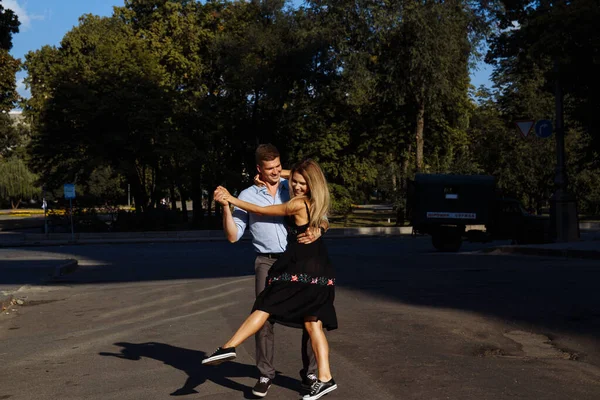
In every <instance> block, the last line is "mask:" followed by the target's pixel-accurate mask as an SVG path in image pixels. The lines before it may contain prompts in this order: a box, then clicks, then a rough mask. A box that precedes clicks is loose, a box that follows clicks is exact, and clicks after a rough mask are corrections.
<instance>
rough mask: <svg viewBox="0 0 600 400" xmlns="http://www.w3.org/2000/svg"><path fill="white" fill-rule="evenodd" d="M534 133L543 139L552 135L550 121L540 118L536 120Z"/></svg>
mask: <svg viewBox="0 0 600 400" xmlns="http://www.w3.org/2000/svg"><path fill="white" fill-rule="evenodd" d="M535 134H536V135H537V136H538V137H541V138H544V139H545V138H549V137H550V136H552V121H550V120H548V119H540V120H539V121H538V122H536V124H535Z"/></svg>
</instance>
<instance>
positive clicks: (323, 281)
mask: <svg viewBox="0 0 600 400" xmlns="http://www.w3.org/2000/svg"><path fill="white" fill-rule="evenodd" d="M276 281H280V282H301V283H310V284H311V285H321V286H334V285H335V278H327V277H324V276H318V277H313V276H310V275H308V274H289V273H287V272H285V273H283V274H281V275H278V276H274V277H272V278H269V283H268V284H269V285H270V284H271V283H273V282H276Z"/></svg>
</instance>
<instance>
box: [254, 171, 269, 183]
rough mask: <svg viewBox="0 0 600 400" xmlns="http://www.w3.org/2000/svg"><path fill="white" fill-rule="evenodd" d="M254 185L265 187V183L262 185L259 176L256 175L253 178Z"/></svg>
mask: <svg viewBox="0 0 600 400" xmlns="http://www.w3.org/2000/svg"><path fill="white" fill-rule="evenodd" d="M254 184H255V185H256V186H267V184H266V183H264V182H263V181H262V180H261V179H260V174H256V176H255V177H254Z"/></svg>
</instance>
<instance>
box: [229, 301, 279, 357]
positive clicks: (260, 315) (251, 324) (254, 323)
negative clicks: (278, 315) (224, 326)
mask: <svg viewBox="0 0 600 400" xmlns="http://www.w3.org/2000/svg"><path fill="white" fill-rule="evenodd" d="M267 319H269V314H268V313H266V312H264V311H260V310H256V311H254V312H253V313H252V314H250V316H249V317H248V318H246V320H245V321H244V323H243V324H242V326H240V327H239V329H238V330H237V332H236V333H235V334H234V335H233V336H232V337H231V339H229V341H228V342H227V343H225V344H224V345H223V348H224V349H227V348H229V347H237V346H239V345H240V344H242V343H243V342H244V340H246V339H248V338H249V337H250V336H252V335H254V334H255V333H256V332H258V330H259V329H260V328H262V326H263V325H264V324H265V322H267Z"/></svg>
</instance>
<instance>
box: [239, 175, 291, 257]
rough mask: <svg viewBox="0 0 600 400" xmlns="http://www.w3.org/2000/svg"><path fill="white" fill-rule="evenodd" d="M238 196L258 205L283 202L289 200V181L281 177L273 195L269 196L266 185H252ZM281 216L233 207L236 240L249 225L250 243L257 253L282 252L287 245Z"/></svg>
mask: <svg viewBox="0 0 600 400" xmlns="http://www.w3.org/2000/svg"><path fill="white" fill-rule="evenodd" d="M238 198H239V199H240V200H244V201H247V202H248V203H252V204H256V205H258V206H272V205H275V204H283V203H285V202H287V201H289V200H290V192H289V183H288V181H287V180H286V179H281V181H280V184H279V188H278V189H277V193H276V194H275V197H273V196H271V194H270V193H269V191H268V190H267V188H266V187H264V186H256V185H254V186H250V187H249V188H247V189H245V190H243V191H242V193H240V195H239V196H238ZM283 218H284V217H270V216H261V215H256V214H252V213H248V212H246V211H244V210H242V209H240V208H237V207H235V208H234V209H233V221H234V222H235V224H236V225H237V240H240V238H241V237H242V235H243V234H244V232H245V231H246V226H249V228H250V234H251V235H252V245H253V246H254V250H255V251H256V252H257V253H283V252H284V251H285V249H286V247H287V230H286V229H285V224H284V221H283Z"/></svg>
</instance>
